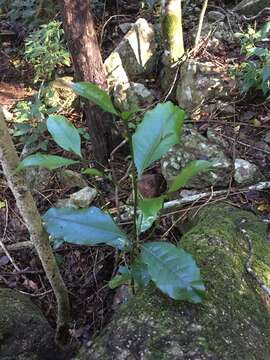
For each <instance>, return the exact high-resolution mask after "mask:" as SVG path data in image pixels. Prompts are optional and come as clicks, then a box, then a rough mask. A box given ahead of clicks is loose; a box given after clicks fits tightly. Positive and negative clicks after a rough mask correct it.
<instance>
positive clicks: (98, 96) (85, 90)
mask: <svg viewBox="0 0 270 360" xmlns="http://www.w3.org/2000/svg"><path fill="white" fill-rule="evenodd" d="M69 86H70V87H71V89H72V90H73V91H74V92H75V94H77V95H79V96H82V97H85V98H86V99H88V100H90V101H91V102H93V103H94V104H96V105H98V106H99V107H100V108H101V109H103V110H104V111H106V112H109V113H112V114H114V115H117V116H118V115H119V114H118V112H117V110H116V109H115V107H114V106H113V103H112V100H111V97H110V96H109V95H108V94H107V93H106V91H104V90H102V89H100V88H99V87H98V86H97V85H95V84H92V83H89V82H78V83H71V85H69Z"/></svg>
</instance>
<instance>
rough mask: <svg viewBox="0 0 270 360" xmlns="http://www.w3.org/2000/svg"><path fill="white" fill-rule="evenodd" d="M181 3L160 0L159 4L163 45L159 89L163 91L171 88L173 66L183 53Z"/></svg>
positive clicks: (177, 0)
mask: <svg viewBox="0 0 270 360" xmlns="http://www.w3.org/2000/svg"><path fill="white" fill-rule="evenodd" d="M181 2H182V0H162V2H161V3H162V9H161V12H162V13H161V27H162V36H163V44H164V53H163V64H164V68H163V71H162V75H161V87H162V89H163V90H164V91H167V90H169V89H170V88H171V87H173V84H174V80H175V79H174V78H175V75H176V71H177V67H176V66H175V64H176V63H177V62H178V61H179V60H180V59H181V58H182V57H183V55H184V53H185V47H184V38H183V25H182V4H181ZM171 91H173V88H171Z"/></svg>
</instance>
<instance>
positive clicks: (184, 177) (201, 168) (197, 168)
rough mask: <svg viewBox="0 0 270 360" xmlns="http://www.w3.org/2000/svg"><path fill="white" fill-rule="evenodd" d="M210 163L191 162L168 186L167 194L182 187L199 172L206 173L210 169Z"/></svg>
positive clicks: (202, 161)
mask: <svg viewBox="0 0 270 360" xmlns="http://www.w3.org/2000/svg"><path fill="white" fill-rule="evenodd" d="M211 165H212V164H211V163H210V162H209V161H205V160H195V161H191V162H190V163H189V164H187V166H186V167H185V168H184V169H183V170H182V171H181V172H180V174H179V175H177V176H176V178H175V179H174V181H173V183H172V185H171V186H170V188H169V190H168V193H172V192H174V191H177V190H179V189H181V188H182V187H184V186H185V185H186V184H187V183H188V181H189V180H190V179H191V178H192V177H193V176H195V175H198V174H199V173H201V172H205V171H208V170H209V169H210V167H211Z"/></svg>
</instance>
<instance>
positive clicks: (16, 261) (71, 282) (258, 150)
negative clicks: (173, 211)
mask: <svg viewBox="0 0 270 360" xmlns="http://www.w3.org/2000/svg"><path fill="white" fill-rule="evenodd" d="M217 3H218V4H219V5H220V1H217ZM128 10H129V11H127V9H126V8H125V9H119V8H118V9H115V8H114V9H107V10H106V11H104V12H103V13H102V16H101V18H100V17H99V18H98V21H99V22H98V24H99V26H98V33H99V35H100V34H101V33H103V34H104V35H103V41H102V47H103V48H106V49H107V52H109V51H108V49H112V48H113V47H114V46H115V45H116V44H117V42H118V41H119V38H120V36H122V35H120V34H121V33H120V32H119V30H118V27H119V23H124V22H129V21H135V20H136V19H137V18H139V17H141V16H144V15H145V14H141V13H140V12H139V9H138V8H136V6H135V5H130V9H128ZM127 13H128V15H126V14H127ZM111 14H114V15H115V14H117V15H119V16H118V17H115V18H111ZM146 16H148V15H147V14H146ZM5 21H6V20H5ZM108 21H109V25H108ZM104 24H107V25H106V29H105V31H104ZM0 26H1V20H0ZM21 48H22V43H19V44H18V43H17V39H16V37H14V36H11V37H10V39H8V40H6V41H4V42H2V43H1V44H0V58H1V63H0V105H1V106H5V108H6V109H7V110H8V111H9V112H12V110H13V109H14V106H15V105H16V103H17V102H18V101H21V100H28V99H31V98H32V97H33V95H34V94H35V93H36V91H37V90H36V88H35V86H34V85H33V70H32V68H31V66H30V65H29V64H27V63H26V62H25V61H22V59H21V55H20V52H21ZM105 55H107V53H106V54H105ZM202 56H203V57H204V58H205V59H207V60H209V59H210V60H211V61H215V62H217V63H219V64H224V68H225V64H226V57H229V56H231V57H236V59H237V57H239V61H240V52H239V45H238V44H235V47H230V48H223V49H220V53H215V55H214V56H213V54H211V53H207V51H205V52H204V53H203V55H202ZM155 86H156V85H155ZM228 106H231V107H233V109H234V111H233V114H231V115H226V116H224V114H223V113H222V112H221V111H220V112H219V111H218V110H215V112H214V113H211V112H205V113H201V114H200V116H199V117H198V118H196V120H194V121H193V122H192V123H193V124H194V126H195V127H196V128H197V129H198V131H199V132H200V133H202V134H205V133H206V132H207V130H208V129H209V128H211V129H214V130H215V131H216V132H217V133H218V134H219V136H220V137H221V138H223V139H225V140H226V141H227V142H228V144H229V146H228V149H226V151H227V152H228V154H229V155H230V156H231V157H232V158H236V157H237V158H242V159H246V160H249V161H251V162H253V163H255V164H257V165H258V166H259V167H267V168H270V156H269V155H270V153H269V152H268V150H266V149H264V148H263V147H261V146H260V145H258V144H260V142H261V140H262V138H263V137H264V136H265V134H266V133H267V132H268V131H270V103H269V102H265V101H263V100H261V99H258V98H255V99H253V100H245V99H240V100H239V99H238V100H235V99H232V101H231V102H230V103H228ZM67 116H68V117H69V119H71V120H73V121H74V122H75V123H76V125H77V126H79V127H86V125H85V123H84V119H83V118H82V117H81V115H80V114H79V113H78V112H76V111H70V113H69V114H67ZM16 147H17V149H18V151H19V150H21V149H22V144H20V143H16ZM84 151H85V152H86V153H88V152H89V151H90V149H89V145H88V144H87V142H86V141H85V142H84ZM126 163H127V162H126V161H125V155H124V154H121V153H120V154H119V155H117V157H116V158H115V159H114V167H115V169H117V177H118V178H119V179H123V178H125V174H126V173H127V170H128V169H127V167H128V166H127V164H126ZM89 185H90V186H91V185H94V186H97V187H99V189H100V190H102V191H103V193H104V194H105V200H106V203H107V206H108V207H109V208H112V209H114V208H115V207H116V204H115V193H114V190H113V188H112V186H111V185H110V184H109V183H107V182H104V181H103V180H98V181H95V183H93V182H91V180H90V181H89ZM205 190H207V191H208V190H209V189H205ZM68 194H69V190H67V189H65V188H63V187H62V186H61V184H59V183H58V181H57V178H56V177H55V176H54V175H52V176H51V179H50V182H49V187H48V188H47V189H46V190H45V191H43V192H42V193H35V194H34V197H35V200H36V202H37V204H38V208H39V210H40V212H41V213H43V212H44V211H46V210H47V209H48V208H49V207H50V206H51V205H52V204H53V203H55V202H56V201H57V199H59V198H63V196H67V195H68ZM129 194H130V180H129V178H126V179H124V181H123V187H122V189H121V191H120V192H119V194H118V198H119V199H120V202H121V203H123V204H125V203H126V201H127V200H128V198H129ZM221 198H222V199H223V200H225V201H227V202H230V203H233V204H235V205H236V206H239V207H242V208H247V209H250V210H251V211H253V212H256V213H257V214H259V215H261V216H262V217H263V218H268V217H269V218H270V196H269V193H268V192H257V191H253V192H242V191H241V190H239V189H237V188H234V187H229V188H228V192H227V195H226V196H225V198H224V196H223V197H215V198H213V199H208V200H207V202H209V203H210V202H217V201H219V200H221ZM204 203H205V201H202V202H199V203H196V204H193V205H188V206H186V207H184V208H182V209H181V210H179V214H181V216H183V220H184V219H185V217H187V216H188V214H189V212H190V211H192V210H193V209H194V208H199V207H200V206H203V204H204ZM102 204H103V200H102V199H100V198H99V199H98V200H97V205H102ZM122 225H124V226H126V227H129V226H130V224H129V223H125V224H122ZM164 234H166V236H165V237H166V239H168V240H169V241H172V242H175V243H176V242H178V240H179V237H180V236H181V234H180V232H179V230H178V229H177V228H175V227H174V226H173V221H172V219H171V218H170V217H164V218H162V221H161V225H160V227H158V228H157V230H156V236H157V237H159V238H163V237H164ZM0 240H1V243H2V244H5V246H8V245H10V244H14V243H16V242H19V241H20V242H21V241H27V240H29V236H28V233H27V230H26V228H25V225H24V223H23V221H22V219H21V217H20V214H19V213H18V210H17V208H16V205H15V201H14V198H13V196H12V194H11V192H10V190H9V189H8V187H7V184H6V182H5V180H4V178H3V176H2V175H1V172H0ZM0 249H1V247H0ZM9 255H10V257H9ZM9 255H7V254H5V253H4V252H3V251H1V250H0V286H1V284H2V285H3V286H7V287H9V288H14V289H17V290H19V291H21V292H24V293H27V294H30V295H31V296H32V297H33V299H34V301H36V302H38V303H39V304H40V305H41V306H42V309H43V311H44V314H45V315H46V316H47V318H48V319H49V321H50V322H51V323H52V324H54V323H55V315H56V314H55V301H54V297H53V293H52V290H51V288H50V286H49V283H48V281H47V279H46V277H45V276H44V272H43V270H42V267H41V264H40V262H39V260H38V258H37V257H36V256H35V254H34V251H33V250H32V249H25V250H20V251H12V252H10V254H9ZM57 258H58V260H59V264H60V268H61V272H62V275H63V278H64V281H65V283H66V285H67V287H68V290H69V294H70V299H71V303H72V313H73V319H75V318H76V321H75V320H74V323H73V329H72V336H73V337H74V338H76V339H79V340H80V341H88V340H89V339H90V338H91V337H92V336H93V334H96V333H98V332H99V331H100V329H102V328H103V327H104V325H105V324H106V323H107V322H108V321H109V319H110V318H111V315H112V314H113V312H114V310H115V308H116V307H117V303H118V302H119V301H121V294H120V295H119V294H118V295H119V298H118V297H117V296H115V292H114V291H112V290H110V289H109V287H108V281H109V280H110V279H111V278H112V276H113V275H114V274H115V271H116V268H117V259H118V257H117V253H116V252H115V250H112V249H111V248H109V247H91V248H89V247H82V246H80V247H79V246H75V245H64V246H62V247H61V248H60V249H59V250H58V251H57Z"/></svg>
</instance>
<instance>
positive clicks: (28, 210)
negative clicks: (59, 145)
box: [0, 108, 70, 344]
mask: <svg viewBox="0 0 270 360" xmlns="http://www.w3.org/2000/svg"><path fill="white" fill-rule="evenodd" d="M19 162H20V160H19V157H18V155H17V152H16V149H15V147H14V144H13V142H12V139H11V137H10V135H9V132H8V128H7V126H6V123H5V119H4V115H3V112H2V110H1V108H0V164H1V165H2V168H3V172H4V175H5V177H6V179H7V182H8V185H9V187H10V189H11V191H12V193H13V195H14V197H15V200H16V204H17V207H18V209H19V211H20V214H21V216H22V218H23V221H24V223H25V225H26V227H27V229H28V231H29V234H30V239H31V242H32V243H33V245H34V247H35V249H36V252H37V254H38V256H39V259H40V261H41V263H42V265H43V268H44V270H45V273H46V276H47V278H48V280H49V282H50V284H51V286H52V288H53V291H54V294H55V297H56V300H57V306H58V314H57V333H56V340H57V342H58V343H60V344H61V343H62V344H63V343H65V341H68V338H69V333H68V330H69V327H68V326H69V320H70V318H69V316H70V308H69V298H68V292H67V289H66V287H65V284H64V282H63V279H62V276H61V274H60V272H59V268H58V266H57V263H56V260H55V257H54V255H53V251H52V248H51V246H50V241H49V237H48V234H47V233H46V231H45V230H44V227H43V224H42V219H41V217H40V214H39V212H38V209H37V206H36V204H35V202H34V199H33V197H32V194H31V193H30V191H29V190H28V188H27V187H26V185H25V179H24V176H23V175H22V174H21V173H16V168H17V166H18V165H19Z"/></svg>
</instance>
